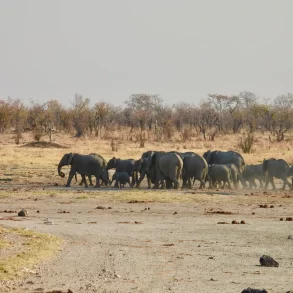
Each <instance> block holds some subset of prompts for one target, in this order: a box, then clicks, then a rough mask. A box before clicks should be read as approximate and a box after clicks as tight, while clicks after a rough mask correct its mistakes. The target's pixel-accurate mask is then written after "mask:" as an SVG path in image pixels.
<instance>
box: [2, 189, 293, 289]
mask: <svg viewBox="0 0 293 293" xmlns="http://www.w3.org/2000/svg"><path fill="white" fill-rule="evenodd" d="M3 188H4V189H5V187H3ZM72 190H74V188H72V189H70V190H69V191H66V190H62V189H60V191H58V189H55V190H54V193H51V191H50V190H49V191H48V190H45V191H44V190H43V188H41V187H36V188H34V190H33V191H31V190H30V191H28V190H26V189H25V188H20V189H17V191H13V190H12V189H11V188H10V189H9V190H8V189H7V190H6V192H7V193H11V196H5V197H0V211H1V213H0V218H1V217H3V216H4V215H5V214H4V213H3V211H4V210H20V209H21V208H25V209H26V210H27V211H28V213H29V216H28V217H27V218H24V219H23V220H22V221H11V220H1V221H0V224H1V225H5V226H6V227H23V228H27V229H31V230H34V231H38V232H44V233H49V234H53V235H56V236H58V237H61V238H63V239H64V244H63V246H62V249H61V250H60V251H59V252H58V253H57V255H55V256H54V257H53V258H52V259H50V260H49V261H47V262H44V263H41V264H39V265H38V266H37V267H36V268H35V270H36V272H37V275H35V274H30V273H28V274H26V275H25V276H24V278H22V279H19V280H14V281H2V282H1V283H0V292H17V293H18V292H24V291H25V292H46V291H49V290H53V289H55V290H57V289H59V290H64V291H65V292H66V291H67V290H68V289H71V290H72V292H74V293H76V292H81V293H83V292H160V293H162V292H198V293H206V292H213V293H216V292H221V293H222V292H227V293H230V292H231V293H235V292H241V291H242V290H243V289H245V288H247V287H252V288H259V289H262V288H265V289H266V290H268V292H272V293H277V292H278V293H281V292H287V291H289V290H292V288H293V279H292V268H293V240H290V239H288V236H289V235H292V234H293V226H292V225H293V222H291V221H285V220H284V221H280V218H281V217H283V218H284V219H285V218H286V217H292V216H293V210H292V206H293V204H292V202H293V199H292V198H291V197H290V195H291V194H290V193H289V192H287V193H286V194H285V193H284V192H281V191H280V192H276V193H270V192H269V193H265V194H264V193H263V192H262V191H261V192H253V194H251V192H247V191H239V192H237V193H235V192H231V191H227V192H225V193H221V192H212V193H209V194H205V193H197V192H193V193H185V192H182V191H172V192H171V191H166V192H164V193H162V194H161V195H160V200H159V199H157V200H154V198H153V197H154V192H152V191H148V192H146V191H136V192H135V193H134V192H132V191H130V190H124V191H113V190H111V191H104V192H93V191H92V190H90V191H89V192H84V191H77V189H75V191H74V192H73V191H72ZM12 193H13V195H12ZM115 193H117V194H118V193H119V200H117V198H116V197H115ZM142 195H143V201H144V202H143V201H142V202H136V203H128V202H129V201H130V200H129V199H131V198H132V199H134V200H138V199H139V200H141V196H142ZM148 197H149V198H150V201H151V202H146V200H145V199H146V198H148ZM174 197H176V200H173V198H174ZM177 198H182V201H183V202H180V201H179V200H177ZM261 204H268V208H260V207H259V205H261ZM270 206H273V207H271V208H270ZM97 207H99V208H97ZM38 211H39V212H38ZM224 212H229V213H231V214H225V213H224ZM233 220H235V221H238V222H241V221H242V220H243V221H245V224H231V222H232V221H233ZM218 222H227V223H228V224H218ZM263 254H268V255H270V256H272V257H274V259H276V260H277V261H278V262H279V263H280V267H278V268H266V267H260V266H259V258H260V257H261V256H262V255H263Z"/></svg>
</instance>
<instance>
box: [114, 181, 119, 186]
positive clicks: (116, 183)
mask: <svg viewBox="0 0 293 293" xmlns="http://www.w3.org/2000/svg"><path fill="white" fill-rule="evenodd" d="M114 187H115V188H118V187H119V185H118V181H117V180H115V185H114Z"/></svg>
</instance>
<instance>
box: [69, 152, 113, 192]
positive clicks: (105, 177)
mask: <svg viewBox="0 0 293 293" xmlns="http://www.w3.org/2000/svg"><path fill="white" fill-rule="evenodd" d="M89 155H90V156H93V157H95V158H96V159H98V160H100V161H101V163H102V166H103V168H102V174H101V177H100V179H101V180H102V185H105V186H107V185H108V184H109V175H108V172H107V170H106V166H107V161H106V160H105V159H104V158H103V157H102V156H101V155H99V154H96V153H91V154H89ZM88 179H89V182H90V185H91V186H92V185H93V182H92V176H91V175H90V176H88ZM75 181H77V179H76V175H75ZM83 184H85V185H87V182H86V181H84V180H83V179H81V181H80V183H79V185H83Z"/></svg>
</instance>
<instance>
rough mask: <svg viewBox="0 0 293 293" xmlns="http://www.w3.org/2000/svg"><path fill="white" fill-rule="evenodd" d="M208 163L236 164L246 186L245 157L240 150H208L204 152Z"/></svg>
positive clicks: (240, 177) (241, 179)
mask: <svg viewBox="0 0 293 293" xmlns="http://www.w3.org/2000/svg"><path fill="white" fill-rule="evenodd" d="M203 157H204V158H205V159H206V161H207V163H208V164H234V165H235V166H236V167H237V169H238V171H239V179H240V181H241V183H242V185H243V187H246V182H245V180H243V177H242V173H243V171H244V169H245V161H244V158H243V157H242V156H241V154H239V153H238V152H234V151H227V152H222V151H217V150H216V151H210V150H209V151H207V152H205V153H204V154H203Z"/></svg>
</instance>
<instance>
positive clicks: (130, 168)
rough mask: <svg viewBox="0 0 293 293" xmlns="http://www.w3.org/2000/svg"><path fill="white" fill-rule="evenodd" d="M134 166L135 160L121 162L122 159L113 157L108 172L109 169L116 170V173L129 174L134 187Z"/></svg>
mask: <svg viewBox="0 0 293 293" xmlns="http://www.w3.org/2000/svg"><path fill="white" fill-rule="evenodd" d="M134 164H135V160H133V159H127V160H121V159H117V158H115V157H113V158H112V159H111V160H109V162H108V163H107V166H106V170H107V171H108V170H109V169H116V173H117V172H126V173H128V175H129V177H131V178H132V181H131V186H133V185H134V183H135V178H134Z"/></svg>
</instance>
